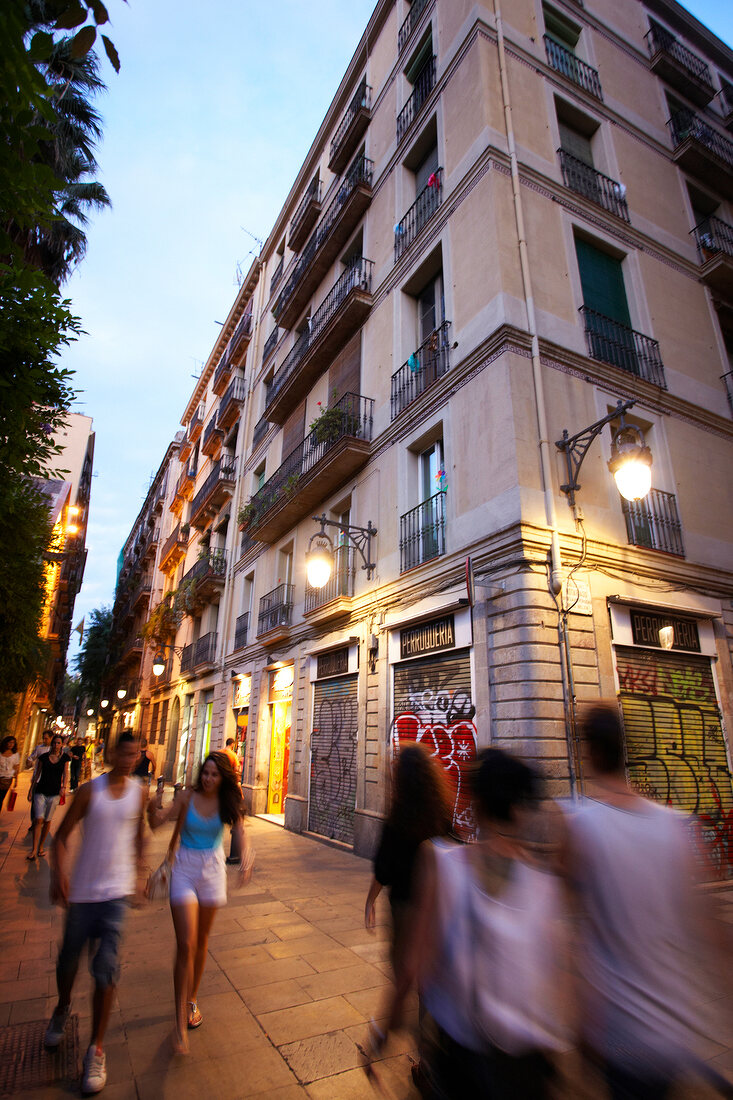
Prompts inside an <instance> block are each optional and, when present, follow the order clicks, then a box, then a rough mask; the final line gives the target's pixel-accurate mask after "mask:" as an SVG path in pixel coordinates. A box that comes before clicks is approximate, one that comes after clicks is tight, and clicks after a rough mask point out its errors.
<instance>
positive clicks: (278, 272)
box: [270, 245, 292, 294]
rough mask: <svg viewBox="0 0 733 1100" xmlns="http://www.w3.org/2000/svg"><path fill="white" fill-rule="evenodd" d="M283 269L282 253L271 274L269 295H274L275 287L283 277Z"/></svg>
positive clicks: (283, 257)
mask: <svg viewBox="0 0 733 1100" xmlns="http://www.w3.org/2000/svg"><path fill="white" fill-rule="evenodd" d="M291 247H292V245H291ZM284 268H285V253H284V252H283V254H282V256H281V257H280V259H279V260H278V263H277V267H276V268H275V270H274V271H273V273H272V278H271V279H270V294H274V292H275V287H276V286H277V285H278V284H279V282H280V280H281V279H282V277H283V269H284Z"/></svg>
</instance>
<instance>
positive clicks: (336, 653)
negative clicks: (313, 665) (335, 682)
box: [316, 646, 349, 680]
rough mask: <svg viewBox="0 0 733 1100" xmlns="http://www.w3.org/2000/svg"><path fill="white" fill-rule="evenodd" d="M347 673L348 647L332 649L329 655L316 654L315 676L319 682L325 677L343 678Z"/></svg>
mask: <svg viewBox="0 0 733 1100" xmlns="http://www.w3.org/2000/svg"><path fill="white" fill-rule="evenodd" d="M348 671H349V647H348V646H344V647H343V648H342V649H332V650H331V652H330V653H319V654H318V665H317V671H316V676H317V677H318V679H319V680H323V679H325V677H326V676H345V675H346V673H347V672H348Z"/></svg>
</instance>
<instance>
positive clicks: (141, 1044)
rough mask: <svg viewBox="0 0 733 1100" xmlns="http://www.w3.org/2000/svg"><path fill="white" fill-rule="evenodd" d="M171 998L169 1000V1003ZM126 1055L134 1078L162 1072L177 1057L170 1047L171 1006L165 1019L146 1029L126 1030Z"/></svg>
mask: <svg viewBox="0 0 733 1100" xmlns="http://www.w3.org/2000/svg"><path fill="white" fill-rule="evenodd" d="M172 1000H173V998H171V1001H172ZM125 1030H126V1034H127V1053H128V1055H129V1058H130V1062H131V1064H132V1071H133V1073H134V1075H135V1077H136V1078H137V1077H140V1076H145V1075H146V1074H151V1073H153V1074H158V1073H162V1072H164V1071H165V1070H166V1069H167V1067H168V1066H169V1064H171V1063H173V1062H174V1061H175V1060H176V1058H177V1056H176V1055H175V1054H174V1053H173V1048H172V1046H171V1035H172V1033H173V1005H172V1004H171V1007H170V1010H169V1012H168V1013H167V1014H166V1018H165V1019H162V1020H158V1021H156V1022H154V1023H153V1022H150V1023H149V1024H148V1025H147V1027H135V1028H130V1027H128V1028H126V1029H125Z"/></svg>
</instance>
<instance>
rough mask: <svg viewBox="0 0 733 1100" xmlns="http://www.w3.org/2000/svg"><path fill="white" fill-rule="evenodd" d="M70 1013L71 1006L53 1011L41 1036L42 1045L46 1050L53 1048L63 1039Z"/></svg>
mask: <svg viewBox="0 0 733 1100" xmlns="http://www.w3.org/2000/svg"><path fill="white" fill-rule="evenodd" d="M70 1015H71V1008H62V1010H61V1011H60V1012H54V1014H53V1016H52V1017H51V1019H50V1020H49V1022H48V1027H47V1028H46V1034H45V1035H44V1037H43V1045H44V1046H45V1047H46V1049H47V1050H55V1049H56V1047H57V1046H58V1045H59V1043H60V1042H61V1040H62V1039H63V1037H64V1032H65V1031H66V1025H67V1023H68V1022H69V1016H70Z"/></svg>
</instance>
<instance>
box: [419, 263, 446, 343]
mask: <svg viewBox="0 0 733 1100" xmlns="http://www.w3.org/2000/svg"><path fill="white" fill-rule="evenodd" d="M444 320H445V298H444V296H443V272H442V271H440V272H439V273H438V274H437V275H435V276H434V277H433V278H431V279H430V281H429V282H428V283H427V284H426V285H425V287H424V288H423V289H422V290H421V291H420V293H419V294H418V296H417V338H418V344H419V345H422V344H423V343H424V342H425V341H426V340H428V339H429V338H430V336H431V335H432V334H433V333H434V332H435V331H436V329H439V328H440V326H441V325H442V324H443V321H444Z"/></svg>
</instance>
